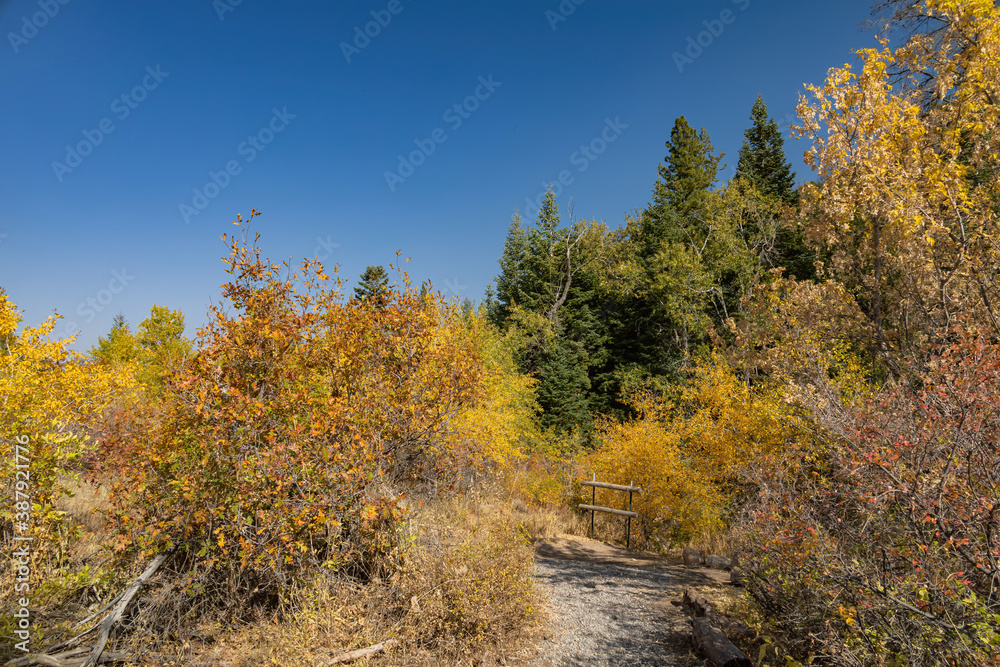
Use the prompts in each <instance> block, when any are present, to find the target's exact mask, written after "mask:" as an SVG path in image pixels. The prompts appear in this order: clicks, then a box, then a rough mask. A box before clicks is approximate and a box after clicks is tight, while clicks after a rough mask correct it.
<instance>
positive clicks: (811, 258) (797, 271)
mask: <svg viewBox="0 0 1000 667" xmlns="http://www.w3.org/2000/svg"><path fill="white" fill-rule="evenodd" d="M750 121H751V125H750V127H749V128H747V129H746V131H745V132H744V137H745V138H744V140H743V147H742V148H741V149H740V157H739V163H738V164H737V166H736V174H735V176H734V178H744V179H746V180H747V181H749V182H750V183H751V184H752V185H753V186H754V188H756V189H757V191H758V192H760V193H761V194H763V195H765V196H767V197H773V198H774V199H777V200H778V201H781V202H784V203H786V204H791V205H793V206H794V205H797V204H798V201H799V193H798V191H797V190H796V189H795V173H794V172H793V171H792V165H791V163H789V162H788V161H787V160H786V158H785V150H784V143H785V140H784V138H783V137H782V136H781V130H780V129H779V128H778V124H777V123H776V122H775V121H774V119H773V118H771V117H770V116H769V115H768V113H767V105H766V104H764V100H763V98H762V97H761V96H760V95H758V96H757V101H756V102H754V105H753V109H752V110H751V111H750ZM774 255H775V256H774V259H773V263H774V265H775V266H781V267H784V269H785V272H786V274H788V275H794V276H795V277H797V278H799V279H802V280H814V279H815V278H816V267H815V262H816V260H817V259H818V258H817V256H816V253H815V252H814V251H813V250H811V249H810V248H809V247H808V246H807V245H806V242H805V236H804V234H803V232H802V230H801V229H800V228H799V226H798V224H797V223H796V221H794V220H791V219H788V220H785V221H783V224H782V225H781V226H779V228H778V231H777V236H776V238H775V244H774Z"/></svg>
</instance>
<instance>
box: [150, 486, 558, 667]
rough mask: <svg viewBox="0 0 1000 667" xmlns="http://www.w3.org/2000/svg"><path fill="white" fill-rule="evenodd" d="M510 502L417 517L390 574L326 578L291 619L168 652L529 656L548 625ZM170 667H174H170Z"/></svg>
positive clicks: (195, 639) (209, 657) (456, 504)
mask: <svg viewBox="0 0 1000 667" xmlns="http://www.w3.org/2000/svg"><path fill="white" fill-rule="evenodd" d="M515 514H516V512H514V511H513V510H512V509H511V507H510V503H508V502H506V501H503V500H499V499H496V498H490V497H484V496H477V495H467V496H464V497H453V498H450V499H437V500H432V501H427V502H425V503H424V504H423V505H422V506H418V507H414V508H413V509H412V511H411V515H410V517H409V521H408V523H407V525H406V527H405V530H404V531H403V534H402V535H401V540H402V542H403V544H404V549H403V553H404V557H403V559H402V562H401V563H399V564H398V567H397V568H396V569H395V571H394V572H392V574H390V575H389V576H387V577H384V578H376V579H373V580H372V581H370V582H366V583H360V582H358V581H355V580H351V579H349V578H347V577H345V576H343V575H341V574H340V573H337V572H331V571H320V572H317V573H315V575H314V576H313V577H312V578H311V579H310V580H309V581H307V582H304V583H302V584H301V585H299V587H297V588H296V589H295V590H293V591H290V592H289V596H288V602H289V605H290V608H292V609H294V611H293V612H292V613H291V614H290V615H289V617H288V618H287V619H285V620H277V619H275V618H259V619H257V621H256V622H255V623H253V624H252V625H244V626H241V627H239V628H234V629H231V630H229V631H225V632H218V631H217V629H215V628H208V629H199V630H198V631H197V632H193V633H188V635H189V636H185V637H181V638H178V641H176V642H174V643H173V644H172V645H171V646H170V647H163V648H160V649H157V650H164V651H169V652H170V653H172V654H173V656H174V661H175V663H176V664H185V665H229V666H230V667H244V666H246V667H249V666H250V665H281V666H288V667H300V666H301V667H305V666H306V665H310V666H312V665H317V664H324V663H326V662H328V661H329V660H330V659H331V658H332V657H334V656H336V655H339V654H341V653H344V652H347V651H350V650H353V649H357V648H363V647H366V646H371V645H374V644H377V643H380V642H384V641H386V640H388V639H392V640H395V641H396V644H394V645H393V646H392V647H391V648H390V649H388V650H387V651H386V652H384V653H381V654H379V655H377V656H373V657H372V658H370V659H369V660H368V662H367V663H366V662H365V661H360V662H358V663H356V664H361V665H364V664H386V665H414V666H421V667H425V666H426V667H429V666H431V665H444V664H447V665H473V664H475V665H489V664H496V663H497V661H508V660H514V659H516V656H518V655H520V654H521V653H522V652H523V651H525V650H528V646H529V645H528V644H527V641H526V640H530V638H531V637H532V636H533V632H534V628H535V627H536V625H537V623H538V621H539V619H540V618H541V615H540V598H539V595H538V593H537V591H536V589H535V586H534V583H533V579H532V576H531V566H532V564H533V560H534V558H533V552H532V551H531V548H530V545H529V543H528V539H527V536H526V535H525V533H524V531H523V530H522V529H521V528H520V527H519V525H518V523H517V519H516V517H515ZM161 664H164V665H166V664H170V662H169V661H161Z"/></svg>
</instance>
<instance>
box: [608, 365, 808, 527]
mask: <svg viewBox="0 0 1000 667" xmlns="http://www.w3.org/2000/svg"><path fill="white" fill-rule="evenodd" d="M634 407H635V408H636V409H637V410H639V412H640V416H639V417H637V418H635V419H632V420H629V421H626V422H624V423H617V422H614V421H611V420H606V421H604V422H602V423H601V425H600V429H599V432H600V439H601V441H602V446H601V448H600V450H599V451H598V452H597V453H596V454H594V456H593V457H592V463H593V466H594V469H595V471H596V473H597V475H598V477H599V478H600V479H601V480H602V481H607V482H612V483H618V484H625V483H628V482H633V483H634V484H636V485H637V486H641V487H642V488H643V493H642V494H641V495H639V496H636V497H635V499H634V500H633V507H634V508H635V509H636V511H638V512H639V513H640V515H642V517H643V519H644V521H645V522H646V528H647V531H648V532H649V533H650V536H653V535H656V536H657V537H664V538H668V539H670V540H685V539H690V538H691V537H692V536H694V535H698V534H702V533H706V532H715V531H718V530H719V529H721V528H722V527H723V525H724V521H725V515H726V510H727V508H728V505H729V501H730V500H731V497H732V494H733V491H734V489H735V484H736V483H738V482H739V481H740V479H741V475H742V472H743V471H744V470H745V468H746V466H748V465H750V464H751V463H752V462H754V461H755V459H757V458H758V457H760V456H762V455H765V454H768V453H771V452H774V451H777V450H780V449H781V448H782V446H783V445H784V444H785V443H786V442H787V441H789V439H791V438H792V437H794V433H795V422H794V421H793V420H792V419H791V418H790V416H789V414H788V410H787V408H786V406H785V405H784V404H783V402H782V400H781V393H780V392H779V391H777V389H776V388H774V387H771V386H760V387H749V386H747V384H746V383H745V382H743V381H742V380H741V379H740V378H738V377H737V376H736V374H735V372H734V371H733V369H732V368H731V367H730V366H729V365H728V364H727V363H726V362H725V361H724V360H723V359H722V358H721V357H720V356H718V355H713V356H712V357H711V358H710V359H708V360H705V361H702V362H700V363H698V364H697V365H696V366H695V369H694V372H693V378H692V381H691V383H690V385H688V386H686V387H684V388H682V389H680V390H679V392H678V393H677V395H676V396H675V397H674V398H673V399H672V400H666V399H663V398H659V397H654V396H650V395H647V396H645V397H640V398H639V399H637V400H636V403H635V405H634ZM657 534H658V535H657Z"/></svg>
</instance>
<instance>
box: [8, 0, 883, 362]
mask: <svg viewBox="0 0 1000 667" xmlns="http://www.w3.org/2000/svg"><path fill="white" fill-rule="evenodd" d="M237 3H238V4H237ZM561 6H562V8H563V9H562V12H560V2H559V0H537V1H528V0H502V1H494V2H457V1H450V0H449V1H438V0H435V1H432V0H394V1H392V2H390V1H389V0H376V1H365V2H321V1H319V0H309V1H306V0H301V1H285V2H275V1H271V2H266V1H265V0H242V1H240V0H216V1H215V2H213V1H212V0H145V1H144V2H91V1H87V0H11V1H8V2H3V1H2V0H0V34H2V36H3V40H2V43H0V90H2V95H0V104H2V108H3V119H4V123H3V124H2V125H0V156H2V157H0V286H2V287H3V288H4V289H6V290H7V292H8V293H9V295H10V296H11V298H12V299H13V300H14V301H15V302H16V303H17V305H18V307H19V308H21V309H23V311H24V317H25V322H26V323H31V324H35V323H38V322H39V321H41V320H42V319H43V318H44V317H45V316H46V315H48V314H50V313H51V312H52V311H53V309H55V310H57V311H58V312H59V313H60V314H62V315H64V316H65V319H64V320H62V321H60V324H59V326H58V327H57V332H58V333H59V334H60V335H64V334H65V333H66V331H67V328H68V326H70V325H73V324H75V327H74V328H75V329H79V330H80V341H79V343H78V344H77V346H76V348H77V349H79V350H81V351H85V350H86V349H87V348H89V346H90V345H92V344H93V343H95V342H96V340H97V338H98V336H100V335H104V334H106V333H107V331H108V330H109V329H110V326H111V321H112V318H113V316H114V315H115V314H116V313H117V312H119V311H121V312H123V313H124V314H125V317H126V319H127V320H128V322H129V323H130V324H131V325H132V327H133V328H134V327H135V326H136V325H137V324H138V323H139V321H141V320H142V319H143V318H144V317H146V315H148V313H149V309H150V307H151V306H152V305H153V304H154V303H155V304H158V305H162V306H169V307H171V308H180V309H181V310H182V311H183V312H184V314H185V316H186V318H187V323H188V329H187V333H188V335H190V336H193V335H194V332H195V329H196V328H197V327H199V326H201V325H202V324H204V322H205V312H206V309H207V306H208V303H209V302H210V300H217V299H218V298H219V285H220V284H221V283H222V282H223V281H224V279H225V274H224V272H223V264H222V262H221V260H220V258H221V256H222V255H224V254H225V251H226V249H225V247H224V246H223V244H222V242H221V241H220V240H219V236H220V235H221V234H223V233H227V232H231V230H233V229H235V227H233V226H232V225H231V224H230V222H231V221H232V220H234V219H235V217H236V214H237V213H244V214H245V213H247V212H248V211H249V210H250V208H251V207H254V208H257V209H258V210H260V211H262V212H263V216H262V217H261V218H258V223H257V225H256V228H257V230H258V231H260V232H261V233H262V245H263V248H264V250H265V253H266V254H267V255H268V256H270V257H271V258H272V259H279V260H280V259H285V258H289V257H294V258H296V260H298V259H300V258H302V257H305V256H309V257H312V256H313V255H315V254H317V253H319V255H320V257H321V258H323V257H326V258H327V260H326V263H327V264H328V265H329V264H332V263H333V262H338V263H339V264H340V269H341V275H343V276H345V277H347V278H349V279H350V280H351V281H352V282H353V281H354V279H355V278H356V277H357V275H358V274H359V273H361V271H363V270H364V268H365V266H366V265H368V264H386V263H388V262H390V261H393V260H394V257H395V251H396V250H397V249H401V250H402V251H403V254H404V255H405V256H409V257H411V258H412V260H411V262H410V264H409V270H410V272H411V275H412V276H413V278H414V279H415V281H416V282H419V281H422V280H424V279H428V278H429V279H430V280H431V281H432V282H433V285H434V287H435V288H437V289H441V290H442V291H443V292H445V294H446V295H448V296H453V295H455V294H456V293H458V294H460V295H461V296H463V297H465V296H469V297H471V298H473V299H478V298H481V297H482V294H483V290H484V288H485V286H486V284H487V283H488V281H489V280H490V279H491V278H492V277H493V276H494V275H495V273H496V271H497V263H496V260H497V258H498V256H499V255H500V252H501V250H502V246H503V240H504V237H505V234H506V230H507V226H508V224H509V222H510V218H511V215H512V214H513V212H514V209H515V208H519V209H520V210H521V211H522V212H523V211H524V209H525V208H526V203H525V200H526V198H528V199H531V198H534V197H536V196H537V195H538V194H539V193H540V192H542V190H543V188H544V183H546V182H548V181H550V180H551V181H556V180H557V179H558V178H559V175H560V172H563V171H566V172H568V174H567V175H568V176H570V177H572V183H570V184H569V185H567V186H565V187H564V188H563V191H562V193H561V196H560V197H559V203H560V205H563V206H564V205H565V204H567V203H568V202H569V201H570V199H572V202H573V204H574V207H575V213H576V215H577V216H578V217H585V218H597V219H603V220H605V221H606V222H607V223H609V224H610V225H612V226H617V225H619V224H621V223H622V221H623V219H624V216H625V213H626V212H627V211H632V210H634V209H637V208H640V207H643V206H644V205H645V204H646V203H647V202H648V201H649V198H650V191H651V188H652V186H653V183H654V181H655V179H656V168H657V164H658V163H659V162H660V161H661V160H662V159H663V156H664V153H665V149H664V142H665V141H666V139H667V138H668V137H669V133H670V128H671V126H672V125H673V121H674V119H675V118H676V117H677V116H679V115H685V116H687V118H688V120H689V121H690V122H691V123H692V124H693V125H695V126H699V127H700V126H705V127H706V128H707V130H708V132H709V134H710V135H711V137H712V140H713V142H714V144H715V147H716V148H717V149H719V150H722V151H725V153H726V156H727V157H726V160H725V161H726V162H727V163H728V165H729V168H728V169H727V171H726V172H724V176H728V175H730V174H731V173H732V168H733V166H734V165H735V161H736V154H737V152H738V150H739V147H740V143H741V140H742V133H743V130H744V129H745V127H746V125H747V124H748V118H749V113H750V107H751V105H752V104H753V101H754V98H755V97H756V95H757V94H758V93H760V94H762V95H763V96H764V99H765V101H766V102H767V104H768V107H769V110H770V112H771V114H772V115H773V116H774V117H775V118H776V119H778V121H779V122H780V123H781V124H782V125H787V123H788V121H789V120H790V118H791V116H790V114H792V113H793V111H794V107H795V103H796V99H797V95H798V93H799V92H800V91H801V90H802V85H803V83H807V82H815V83H819V82H821V81H822V79H823V77H824V76H825V74H826V72H827V70H828V69H829V68H830V67H832V66H839V65H843V64H844V63H846V62H854V60H855V58H854V55H853V54H852V51H853V50H854V49H857V48H861V47H867V46H871V45H872V37H871V35H870V33H868V32H866V31H864V30H863V29H862V27H861V24H862V23H863V22H865V21H866V20H867V19H868V18H869V7H870V2H869V1H868V0H843V1H840V2H823V3H819V2H802V1H801V0H771V1H765V0H714V1H712V2H663V1H662V0H657V1H652V0H641V1H636V2H620V1H618V2H612V1H610V0H563V2H562V5H561ZM571 9H572V13H570V12H569V10H571ZM372 12H374V13H375V14H374V15H373V14H372ZM547 12H548V13H547ZM724 12H728V13H724ZM563 19H564V20H563ZM379 20H381V22H382V23H384V24H385V25H384V26H383V25H380V24H378V23H377V21H379ZM373 22H374V23H373ZM706 22H708V23H707V24H706ZM366 28H367V31H368V32H369V33H370V34H374V35H375V36H374V37H369V36H364V37H359V36H358V32H359V31H360V32H361V33H364V31H365V30H366ZM713 31H714V33H713ZM700 33H703V34H700ZM689 38H690V39H692V40H698V39H699V38H700V40H701V42H702V44H703V45H704V46H703V47H698V48H700V49H701V53H700V54H699V53H698V50H697V49H696V48H694V47H691V42H689ZM345 43H346V44H348V45H350V48H345V46H344V44H345ZM689 48H690V49H691V50H690V53H689V54H688V55H694V56H696V57H694V58H692V59H691V61H690V62H681V63H680V64H681V67H678V63H677V59H676V57H675V56H674V54H675V52H680V53H684V52H685V51H686V50H688V49H689ZM685 57H687V56H685ZM348 61H350V62H348ZM484 82H485V83H484ZM477 95H478V98H477ZM455 105H459V107H458V110H456V109H455ZM626 126H627V127H626ZM108 130H110V131H108ZM602 134H603V138H602ZM608 139H613V141H606V140H608ZM421 146H422V147H423V148H422V149H421ZM431 146H433V152H430V147H431ZM581 146H591V147H592V149H591V151H590V153H589V155H588V154H586V153H584V152H580V148H581ZM67 147H69V148H70V149H71V150H70V151H67ZM602 148H603V152H600V153H599V154H598V153H597V151H598V150H599V149H602ZM786 148H787V150H788V153H789V157H790V158H791V160H792V162H793V164H794V165H795V167H796V170H797V171H798V178H799V181H800V182H801V181H803V180H808V179H809V178H810V177H811V175H810V173H809V172H808V171H807V169H806V168H805V167H804V166H803V165H802V161H801V156H802V152H803V151H804V150H805V148H806V147H805V146H803V145H801V142H792V141H788V142H786ZM421 150H422V151H423V153H429V155H426V154H420V153H419V151H421ZM414 151H418V153H417V154H414V155H413V157H414V162H418V163H420V162H422V164H419V166H413V168H412V173H411V171H410V166H411V165H400V158H399V156H400V155H403V156H405V157H406V159H407V161H408V162H409V159H410V156H411V154H413V152H414ZM227 167H228V168H229V170H230V172H231V173H227ZM386 172H392V173H394V174H395V176H393V177H390V178H388V179H387V177H386ZM212 174H214V175H215V183H213V178H212ZM567 180H568V179H567ZM389 181H391V182H389ZM216 183H217V184H218V185H216ZM206 186H207V192H206V191H205V190H206ZM195 190H198V194H196V192H195ZM202 196H204V197H205V198H204V199H202V198H201V197H202ZM182 205H183V206H184V207H187V208H184V207H182ZM95 306H96V307H95ZM98 308H100V310H99V311H98Z"/></svg>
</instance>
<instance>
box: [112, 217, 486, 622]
mask: <svg viewBox="0 0 1000 667" xmlns="http://www.w3.org/2000/svg"><path fill="white" fill-rule="evenodd" d="M254 215H256V211H254V212H252V213H251V215H250V217H249V218H248V219H247V220H246V221H244V220H243V219H242V217H241V218H240V219H239V220H237V223H236V224H240V225H241V235H239V236H236V237H233V238H231V239H230V238H228V237H225V236H224V237H223V238H224V239H225V240H228V241H229V243H230V255H229V257H228V258H227V259H226V262H227V264H228V269H227V271H228V273H229V274H230V276H231V278H230V280H229V282H228V283H226V284H225V285H223V296H224V298H225V299H226V300H227V301H228V302H229V304H230V305H231V308H230V309H229V310H223V309H222V308H220V307H213V308H212V310H211V313H210V314H211V320H210V322H209V323H208V325H207V326H206V327H205V328H204V329H202V330H201V331H200V332H199V348H198V352H197V354H196V355H195V356H194V358H193V359H192V360H191V363H190V364H189V365H188V366H187V367H185V368H184V369H183V371H182V372H181V373H180V374H179V375H178V376H177V377H175V378H174V379H172V380H171V381H170V382H168V383H167V386H166V388H165V391H164V397H163V403H162V405H160V406H156V407H151V408H150V409H148V410H147V411H146V412H145V413H143V414H140V415H136V417H135V418H134V419H132V420H130V421H129V422H126V423H122V424H121V425H120V426H119V428H118V430H117V432H116V434H115V437H114V438H113V439H111V440H110V441H109V442H108V443H107V445H106V447H105V452H106V455H107V465H108V466H109V468H110V469H111V470H113V472H114V475H115V476H116V478H117V481H116V484H115V486H114V489H113V492H112V502H113V506H114V509H113V511H112V518H113V520H114V524H115V526H116V528H117V541H116V543H115V544H114V547H113V548H114V551H115V553H116V554H117V556H118V557H119V562H121V563H127V562H128V561H129V560H130V559H134V558H135V557H136V556H141V555H148V554H152V553H155V552H162V551H165V550H168V549H176V550H177V551H178V557H177V558H175V559H174V560H173V567H174V568H175V569H176V570H179V571H181V572H183V573H184V574H185V576H186V580H185V584H184V587H185V590H186V592H187V593H188V596H187V598H186V600H187V602H185V604H189V605H194V606H199V605H205V606H206V607H215V608H218V606H220V605H222V606H226V605H231V606H234V607H235V606H236V605H240V604H243V603H247V602H250V601H257V602H262V603H267V604H273V603H275V602H277V601H278V599H279V597H280V595H281V593H282V590H283V585H284V584H287V583H288V582H289V581H291V580H292V579H294V578H296V577H297V576H299V575H300V574H301V573H302V572H303V570H304V569H305V568H307V567H311V566H319V565H323V566H325V567H329V568H334V569H341V570H346V571H350V572H353V573H356V574H367V575H372V574H375V573H377V572H378V571H379V570H380V567H381V566H382V565H384V564H385V563H386V562H388V561H387V560H386V559H391V558H392V557H393V553H394V552H395V550H396V549H397V547H398V540H397V528H398V526H399V524H400V521H401V519H402V515H403V511H402V509H401V507H400V505H399V500H400V497H401V494H402V490H401V484H402V483H403V482H404V481H407V480H411V481H419V480H428V479H435V480H442V481H444V482H445V483H448V482H449V481H450V480H452V479H454V472H455V471H456V470H457V469H458V468H459V467H460V466H462V465H464V464H465V463H466V461H469V460H473V459H475V458H476V457H477V456H478V452H475V451H473V449H474V447H475V446H476V441H474V440H470V439H468V438H463V437H460V435H461V434H458V433H456V429H455V428H454V426H453V422H454V421H455V418H456V416H457V415H459V414H460V413H461V411H462V410H464V409H467V408H469V407H471V406H474V405H477V404H479V402H480V401H481V400H482V397H483V367H482V360H481V357H480V354H479V349H480V341H479V336H480V334H481V332H480V331H479V330H478V329H477V328H476V327H469V326H466V324H465V322H463V320H462V317H461V316H460V314H458V313H457V312H456V309H454V308H451V307H448V306H447V305H446V304H444V303H443V302H442V301H441V300H440V297H437V296H434V295H430V296H426V295H420V294H419V293H418V292H417V291H416V290H414V289H413V288H412V287H411V286H410V284H409V282H408V280H406V279H405V274H402V275H403V284H402V285H397V286H395V287H394V288H393V289H390V290H388V292H387V294H386V295H385V298H384V299H382V300H380V301H375V300H358V299H350V300H345V299H343V297H342V295H341V291H340V288H341V284H340V280H339V278H338V279H337V280H336V281H334V282H335V285H331V284H330V283H331V280H330V279H329V277H328V276H327V274H326V273H325V272H324V269H323V267H322V266H321V265H320V264H318V263H315V262H310V261H305V262H303V264H302V266H301V269H300V270H298V271H293V270H292V268H291V267H289V266H288V264H287V263H285V264H283V265H277V264H273V263H271V262H270V261H268V260H266V259H263V258H262V257H261V254H260V249H259V247H258V245H257V239H258V236H254V237H253V238H252V239H250V238H249V229H248V228H249V222H250V221H251V220H252V218H253V217H254Z"/></svg>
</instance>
